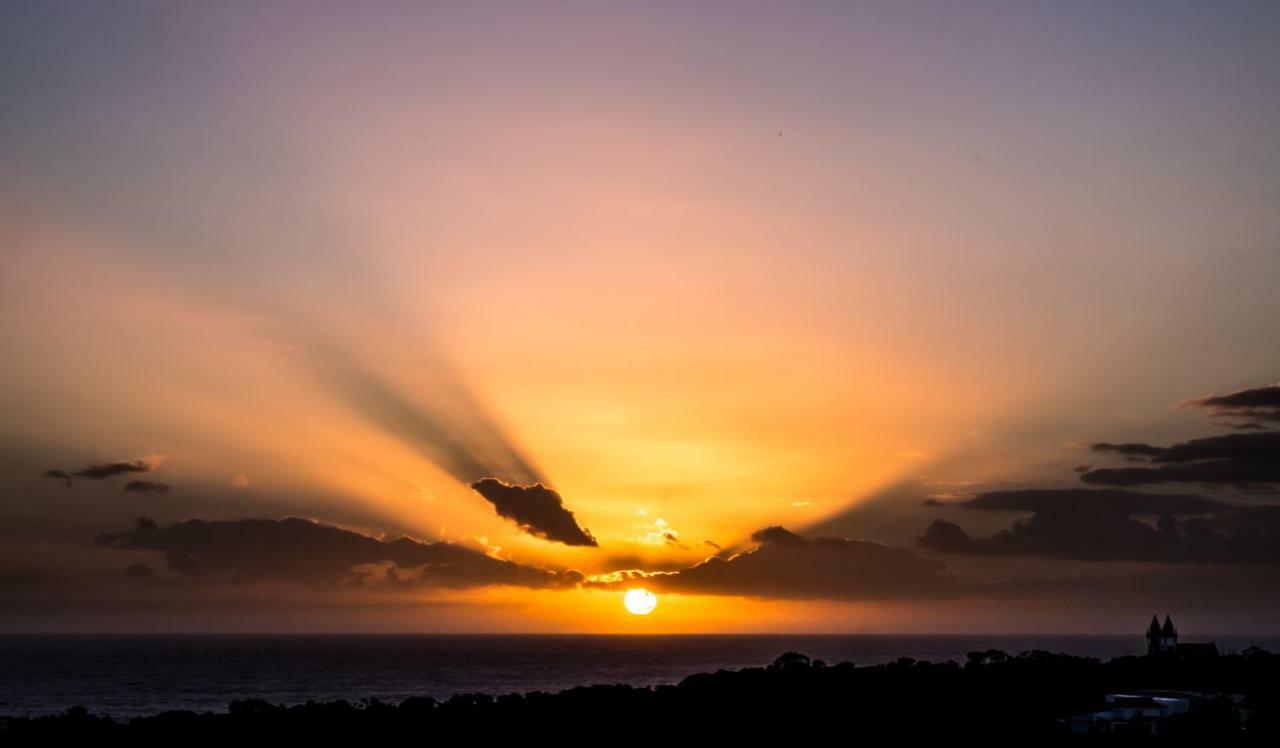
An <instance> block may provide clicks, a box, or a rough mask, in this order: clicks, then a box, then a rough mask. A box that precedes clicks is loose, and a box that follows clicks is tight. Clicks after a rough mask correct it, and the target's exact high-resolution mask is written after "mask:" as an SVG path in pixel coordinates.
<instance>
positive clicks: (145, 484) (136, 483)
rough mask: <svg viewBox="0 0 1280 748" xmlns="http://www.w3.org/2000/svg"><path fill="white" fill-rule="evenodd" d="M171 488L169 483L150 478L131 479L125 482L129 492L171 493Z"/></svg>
mask: <svg viewBox="0 0 1280 748" xmlns="http://www.w3.org/2000/svg"><path fill="white" fill-rule="evenodd" d="M170 488H171V486H170V485H169V484H168V483H156V482H154V481H149V480H131V481H129V482H128V483H126V484H124V490H125V491H126V492H128V493H169V489H170Z"/></svg>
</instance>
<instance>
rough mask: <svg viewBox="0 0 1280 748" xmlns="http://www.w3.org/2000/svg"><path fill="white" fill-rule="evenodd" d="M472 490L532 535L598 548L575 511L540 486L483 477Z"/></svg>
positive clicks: (553, 492) (499, 512) (558, 495)
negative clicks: (580, 522)
mask: <svg viewBox="0 0 1280 748" xmlns="http://www.w3.org/2000/svg"><path fill="white" fill-rule="evenodd" d="M471 487H472V488H473V489H475V491H476V493H478V494H480V495H481V496H483V497H485V499H487V500H488V501H489V503H491V504H493V506H494V508H495V509H496V510H497V511H498V514H499V515H500V516H502V517H506V518H507V519H510V520H513V521H514V522H515V523H516V524H517V525H519V526H520V529H522V530H524V531H526V532H528V533H530V534H532V535H536V536H538V537H540V538H545V539H547V540H554V541H557V542H560V543H564V544H565V545H587V546H595V545H597V543H596V539H595V538H594V537H592V535H591V533H590V532H589V531H588V530H586V529H585V528H583V527H581V526H579V525H578V521H577V519H575V518H574V516H573V512H571V511H569V510H568V509H566V508H565V506H564V501H563V500H562V499H561V498H560V494H558V493H556V492H555V491H553V490H552V489H550V488H547V487H546V486H544V485H542V484H541V483H535V484H533V485H532V486H517V485H511V484H508V483H504V482H503V481H500V480H498V479H496V478H484V479H482V480H478V481H476V482H475V483H472V484H471Z"/></svg>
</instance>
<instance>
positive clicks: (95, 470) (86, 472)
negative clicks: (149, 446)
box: [44, 455, 164, 486]
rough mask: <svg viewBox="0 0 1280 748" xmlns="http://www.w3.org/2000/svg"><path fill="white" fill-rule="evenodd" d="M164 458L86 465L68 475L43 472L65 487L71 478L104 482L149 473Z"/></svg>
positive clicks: (145, 458)
mask: <svg viewBox="0 0 1280 748" xmlns="http://www.w3.org/2000/svg"><path fill="white" fill-rule="evenodd" d="M163 459H164V457H163V456H161V455H154V456H150V457H144V458H143V459H141V460H116V461H114V462H102V463H96V464H93V465H88V466H86V467H83V468H81V469H79V470H76V471H75V472H72V473H68V472H67V471H65V470H59V469H57V468H50V469H48V470H46V471H44V477H46V478H54V479H56V480H64V481H66V482H67V485H68V486H70V485H71V479H72V478H88V479H89V480H106V479H108V478H114V477H116V476H117V475H130V474H136V473H149V472H151V471H152V470H155V469H156V466H157V465H159V463H160V461H161V460H163Z"/></svg>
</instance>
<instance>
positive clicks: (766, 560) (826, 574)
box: [594, 527, 958, 599]
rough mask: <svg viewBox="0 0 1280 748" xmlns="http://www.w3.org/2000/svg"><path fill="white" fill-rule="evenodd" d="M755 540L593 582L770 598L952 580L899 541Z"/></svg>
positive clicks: (778, 534) (910, 591)
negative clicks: (895, 544)
mask: <svg viewBox="0 0 1280 748" xmlns="http://www.w3.org/2000/svg"><path fill="white" fill-rule="evenodd" d="M752 539H753V540H754V541H756V542H757V543H759V545H758V546H757V547H756V548H753V549H751V550H748V551H744V552H742V553H738V554H736V555H734V556H731V557H729V558H721V557H718V556H713V557H711V558H708V559H707V560H706V561H703V562H702V563H699V564H697V565H695V566H691V567H689V568H687V569H682V570H680V571H676V572H666V573H663V572H658V573H646V572H640V571H622V572H616V573H614V574H613V575H605V576H604V577H602V578H600V579H599V580H597V581H595V582H594V584H596V585H598V586H606V587H626V586H629V585H632V584H637V583H643V584H646V585H649V586H653V587H655V588H657V589H660V590H667V591H674V592H692V593H701V594H714V595H748V596H760V597H776V598H793V599H797V598H798V599H806V598H828V599H886V598H918V597H936V596H943V595H950V594H953V593H955V591H956V590H957V583H958V582H957V579H956V578H955V577H954V576H953V575H952V574H950V573H949V572H948V571H947V567H946V565H945V564H943V563H941V562H939V561H935V560H933V559H928V558H924V557H922V556H918V555H916V554H914V553H912V552H911V551H907V550H903V549H901V548H891V547H889V546H885V545H881V544H879V543H871V542H867V541H862V540H846V539H843V538H813V539H808V538H804V537H801V536H799V535H796V534H795V533H793V532H791V531H789V530H787V529H785V528H783V527H768V528H765V529H763V530H760V531H758V532H756V533H755V534H754V535H752Z"/></svg>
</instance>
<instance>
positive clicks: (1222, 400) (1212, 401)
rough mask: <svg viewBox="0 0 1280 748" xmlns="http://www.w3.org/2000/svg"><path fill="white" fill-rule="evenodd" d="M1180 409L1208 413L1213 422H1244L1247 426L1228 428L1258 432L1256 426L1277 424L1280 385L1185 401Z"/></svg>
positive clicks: (1279, 414) (1279, 416)
mask: <svg viewBox="0 0 1280 748" xmlns="http://www.w3.org/2000/svg"><path fill="white" fill-rule="evenodd" d="M1181 404H1182V406H1183V407H1194V408H1205V409H1208V410H1209V411H1210V412H1211V413H1212V415H1213V417H1214V418H1217V419H1226V418H1236V419H1244V420H1245V421H1247V423H1237V424H1231V425H1234V426H1235V427H1236V428H1261V427H1262V426H1261V423H1259V422H1267V421H1269V422H1272V423H1280V384H1271V385H1267V386H1265V387H1254V388H1252V389H1247V390H1237V391H1236V392H1229V393H1227V394H1225V395H1209V396H1208V397H1201V398H1196V399H1194V400H1187V401H1185V402H1183V403H1181Z"/></svg>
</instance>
